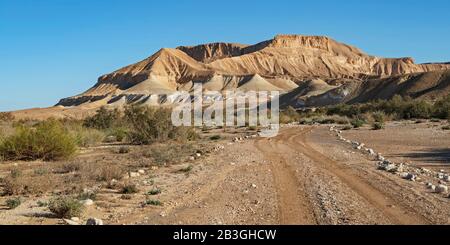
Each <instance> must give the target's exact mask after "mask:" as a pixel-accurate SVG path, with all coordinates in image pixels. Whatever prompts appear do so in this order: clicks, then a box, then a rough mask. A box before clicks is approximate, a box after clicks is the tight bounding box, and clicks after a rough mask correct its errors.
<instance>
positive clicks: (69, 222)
mask: <svg viewBox="0 0 450 245" xmlns="http://www.w3.org/2000/svg"><path fill="white" fill-rule="evenodd" d="M63 221H64V223H66V224H67V225H80V224H79V223H78V222H76V221H73V220H70V219H63Z"/></svg>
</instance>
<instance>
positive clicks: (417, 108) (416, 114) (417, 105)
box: [403, 100, 433, 119]
mask: <svg viewBox="0 0 450 245" xmlns="http://www.w3.org/2000/svg"><path fill="white" fill-rule="evenodd" d="M432 113H433V106H432V105H431V104H430V103H428V102H426V101H423V100H421V101H413V102H411V103H409V104H408V105H407V106H406V108H405V110H404V114H403V117H404V119H412V118H430V117H431V115H432Z"/></svg>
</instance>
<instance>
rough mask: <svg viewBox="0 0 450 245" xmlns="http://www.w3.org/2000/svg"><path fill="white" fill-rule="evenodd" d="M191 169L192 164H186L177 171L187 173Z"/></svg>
mask: <svg viewBox="0 0 450 245" xmlns="http://www.w3.org/2000/svg"><path fill="white" fill-rule="evenodd" d="M192 169H194V166H192V165H189V166H187V167H184V168H181V169H180V170H179V172H181V173H189V172H191V171H192Z"/></svg>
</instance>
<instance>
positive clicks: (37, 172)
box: [33, 167, 50, 176]
mask: <svg viewBox="0 0 450 245" xmlns="http://www.w3.org/2000/svg"><path fill="white" fill-rule="evenodd" d="M49 172H50V171H49V169H48V168H45V167H39V168H36V169H34V170H33V173H34V174H35V175H37V176H42V175H46V174H48V173H49Z"/></svg>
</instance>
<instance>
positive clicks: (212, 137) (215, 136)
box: [209, 135, 222, 140]
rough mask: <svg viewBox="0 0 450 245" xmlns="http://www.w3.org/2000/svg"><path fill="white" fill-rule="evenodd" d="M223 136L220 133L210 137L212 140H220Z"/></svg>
mask: <svg viewBox="0 0 450 245" xmlns="http://www.w3.org/2000/svg"><path fill="white" fill-rule="evenodd" d="M221 138H222V137H221V136H220V135H213V136H211V137H209V139H210V140H220V139H221Z"/></svg>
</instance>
